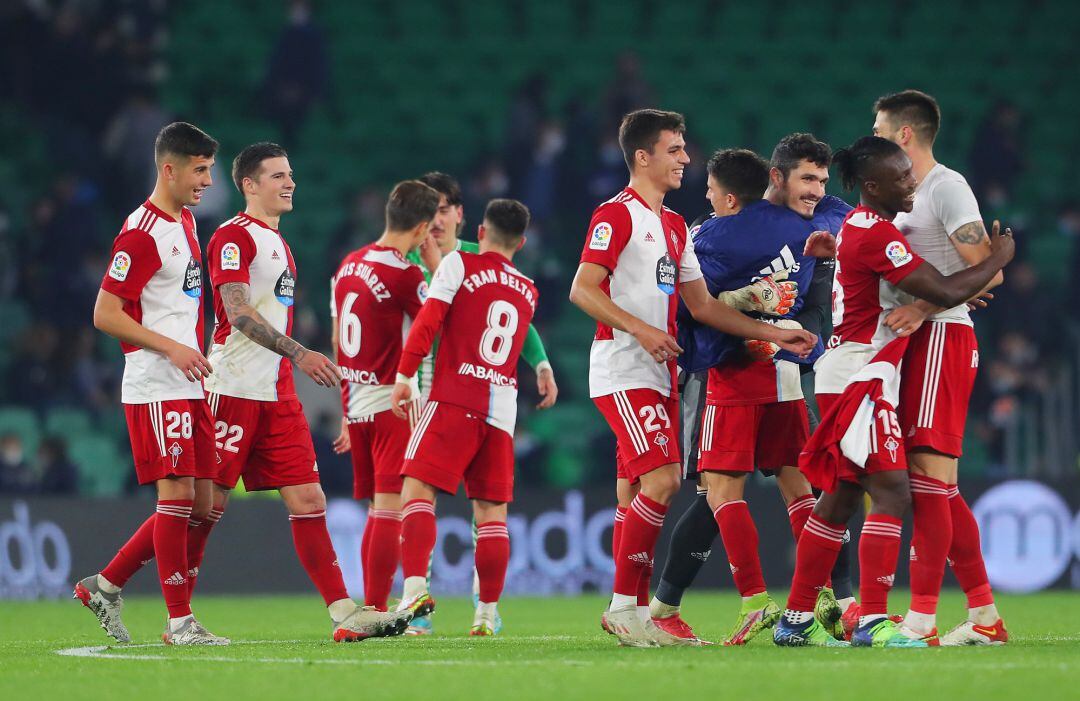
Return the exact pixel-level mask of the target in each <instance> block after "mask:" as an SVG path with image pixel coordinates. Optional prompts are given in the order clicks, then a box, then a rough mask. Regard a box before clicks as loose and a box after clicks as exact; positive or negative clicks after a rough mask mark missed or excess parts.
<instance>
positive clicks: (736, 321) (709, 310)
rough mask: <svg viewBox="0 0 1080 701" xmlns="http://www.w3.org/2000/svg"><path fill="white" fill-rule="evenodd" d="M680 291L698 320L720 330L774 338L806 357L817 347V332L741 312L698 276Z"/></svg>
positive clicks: (788, 348)
mask: <svg viewBox="0 0 1080 701" xmlns="http://www.w3.org/2000/svg"><path fill="white" fill-rule="evenodd" d="M679 290H680V294H681V296H682V300H683V302H685V303H686V308H687V309H688V310H690V315H691V316H693V317H694V319H695V320H697V321H699V322H701V323H702V324H705V325H707V326H711V327H713V328H714V329H716V330H717V331H723V332H724V333H729V334H731V335H732V336H741V337H743V338H752V339H757V340H760V341H771V342H772V343H775V344H776V345H778V346H780V347H781V348H783V349H785V350H788V351H791V352H792V353H794V354H796V355H798V356H801V357H805V356H807V355H809V354H810V351H812V350H814V346H815V345H816V344H817V336H815V335H814V334H812V333H810V332H809V331H804V330H803V329H782V328H779V327H776V326H773V325H772V324H766V323H764V322H761V321H758V320H757V319H751V318H750V317H748V316H746V315H745V314H743V313H742V312H739V311H736V310H735V309H732V308H731V307H729V306H728V305H726V304H724V303H723V302H721V301H720V300H718V299H716V298H715V297H713V296H712V295H710V294H709V290H708V288H707V287H705V280H704V279H702V278H698V279H697V280H692V281H690V282H686V283H683V284H681V285H680V286H679Z"/></svg>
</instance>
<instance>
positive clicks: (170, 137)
mask: <svg viewBox="0 0 1080 701" xmlns="http://www.w3.org/2000/svg"><path fill="white" fill-rule="evenodd" d="M217 150H218V142H217V141H215V140H214V138H213V137H212V136H210V135H209V134H207V133H206V132H205V131H203V130H202V129H200V128H198V127H197V126H195V125H194V124H188V123H187V122H173V123H172V124H167V125H165V126H164V127H162V129H161V131H159V132H158V135H157V138H156V139H154V160H156V161H157V162H158V163H160V162H161V161H162V159H164V158H165V156H167V155H168V156H184V157H185V158H191V157H193V156H202V157H203V158H211V157H213V156H214V155H215V154H217Z"/></svg>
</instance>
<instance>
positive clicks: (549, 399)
mask: <svg viewBox="0 0 1080 701" xmlns="http://www.w3.org/2000/svg"><path fill="white" fill-rule="evenodd" d="M536 391H537V392H539V393H540V397H541V399H540V403H539V404H537V405H536V408H537V409H550V408H551V407H553V406H555V399H556V398H558V396H559V386H558V385H557V384H555V373H554V372H553V371H552V369H551V368H544V369H543V370H541V371H540V372H538V373H536Z"/></svg>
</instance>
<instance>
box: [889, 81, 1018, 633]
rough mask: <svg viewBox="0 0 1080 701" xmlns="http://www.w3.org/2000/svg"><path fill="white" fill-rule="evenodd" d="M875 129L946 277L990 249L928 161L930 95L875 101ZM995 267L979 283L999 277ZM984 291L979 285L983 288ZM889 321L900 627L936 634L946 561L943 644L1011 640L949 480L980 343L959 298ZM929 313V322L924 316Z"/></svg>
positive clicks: (910, 308)
mask: <svg viewBox="0 0 1080 701" xmlns="http://www.w3.org/2000/svg"><path fill="white" fill-rule="evenodd" d="M874 113H875V115H876V119H875V121H874V133H875V134H877V135H878V136H881V137H884V138H886V139H888V140H890V141H893V142H895V143H897V144H899V145H900V148H902V149H903V150H904V153H906V154H907V155H908V157H909V158H911V162H912V167H913V173H914V175H915V181H916V183H918V186H917V189H916V190H915V204H914V205H913V206H912V209H911V212H910V213H904V212H901V213H900V214H898V215H897V217H896V221H895V224H896V227H897V228H898V229H900V231H902V232H903V233H904V236H905V237H906V238H907V240H908V241H909V242H910V243H911V247H912V249H913V250H914V251H915V252H916V253H918V254H919V255H920V256H922V257H923V258H924V259H925V260H926V261H928V262H929V263H930V264H932V265H933V266H934V267H935V268H937V269H938V270H940V271H941V272H942V273H943V274H946V275H948V274H950V273H953V272H956V271H959V270H963V269H965V268H967V267H969V266H972V265H976V264H978V263H981V262H982V261H983V260H985V259H986V258H988V257H989V256H990V242H989V238H988V237H987V235H986V229H985V228H984V227H983V223H982V215H981V214H980V213H979V203H978V202H977V201H976V200H975V195H974V193H973V192H972V191H971V187H970V186H969V185H968V184H967V181H966V180H964V177H963V176H962V175H960V174H959V173H957V172H956V171H954V170H950V169H949V168H947V167H945V166H944V165H942V164H940V163H938V162H937V161H936V160H935V159H934V138H935V137H936V136H937V132H938V128H939V127H940V125H941V110H940V108H939V107H938V104H937V101H936V100H934V98H933V97H931V96H929V95H927V94H926V93H922V92H919V91H917V90H905V91H903V92H900V93H896V94H894V95H886V96H885V97H882V98H880V99H879V100H878V101H877V102H875V103H874ZM1002 280H1003V278H1002V275H1001V274H1000V273H999V274H998V275H996V276H995V277H994V278H993V279H992V280H991V281H990V283H989V285H987V289H991V288H993V287H994V286H996V285H998V284H1000V283H1001V282H1002ZM984 292H985V290H984ZM906 301H908V302H911V303H910V304H908V305H907V306H904V307H902V308H900V309H898V310H897V311H896V312H894V316H893V317H892V319H890V320H889V321H890V325H892V326H893V327H894V328H896V326H897V325H904V326H908V327H912V326H915V327H918V330H917V331H915V333H914V334H913V335H912V337H911V341H910V344H909V346H908V350H907V354H906V356H905V359H904V365H903V369H902V374H903V382H902V384H901V396H900V408H899V414H900V428H901V430H903V432H904V437H905V440H904V443H905V446H906V449H907V453H908V460H909V463H910V469H911V492H912V494H911V499H912V508H913V510H914V513H915V528H914V533H913V536H912V541H911V556H910V567H911V607H910V609H909V610H908V613H907V615H906V616H905V617H904V623H903V626H902V627H901V630H902V631H903V632H904V633H905V634H906V635H909V636H911V637H916V638H923V639H927V640H930V641H935V640H936V639H937V620H936V619H937V615H936V614H937V603H938V596H939V594H940V592H941V580H942V576H943V575H944V572H945V563H946V561H948V562H949V563H950V564H951V565H952V569H953V572H954V573H955V574H956V579H957V581H959V582H960V586H961V588H962V589H963V590H964V593H965V594H966V595H967V601H968V619H967V620H966V621H964V622H963V623H961V624H960V625H958V626H956V627H955V628H953V629H952V630H951V631H949V632H948V633H947V634H945V635H944V636H942V637H941V639H940V642H941V644H942V645H991V644H1000V643H1004V642H1006V641H1007V640H1008V639H1009V635H1008V633H1007V632H1006V630H1005V624H1004V622H1003V621H1002V620H1001V616H1000V614H999V613H998V611H997V607H996V606H995V605H994V595H993V592H992V591H991V589H990V580H989V579H988V578H987V576H986V565H985V564H984V563H983V558H982V551H981V549H980V543H979V524H978V522H977V521H976V520H975V517H974V515H973V514H972V513H971V509H970V508H969V507H968V505H967V502H966V501H964V497H963V496H961V495H960V490H959V487H958V486H957V476H958V473H957V461H958V459H959V457H960V455H961V453H962V447H963V438H964V424H965V422H966V419H967V409H968V402H969V400H970V398H971V390H972V387H973V386H974V383H975V374H976V372H978V365H979V349H978V343H977V341H976V338H975V329H974V327H973V325H972V321H971V316H970V315H969V313H968V308H967V305H965V304H959V305H956V306H953V307H951V308H948V309H942V308H940V307H935V306H934V305H932V304H930V303H929V302H925V301H921V300H920V301H913V300H910V299H909V300H906ZM923 320H927V321H928V323H922V322H923Z"/></svg>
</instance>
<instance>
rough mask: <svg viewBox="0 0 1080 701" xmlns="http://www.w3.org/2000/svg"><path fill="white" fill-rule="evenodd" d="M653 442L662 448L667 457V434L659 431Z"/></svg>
mask: <svg viewBox="0 0 1080 701" xmlns="http://www.w3.org/2000/svg"><path fill="white" fill-rule="evenodd" d="M653 443H655V444H656V445H658V446H660V450H662V451H664V457H665V458H666V457H667V455H668V447H667V444H668V437H667V436H666V435H664V434H663V433H659V432H658V433H657V434H656V436H655V437H654V438H653Z"/></svg>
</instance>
